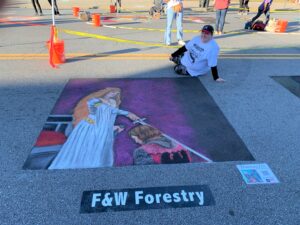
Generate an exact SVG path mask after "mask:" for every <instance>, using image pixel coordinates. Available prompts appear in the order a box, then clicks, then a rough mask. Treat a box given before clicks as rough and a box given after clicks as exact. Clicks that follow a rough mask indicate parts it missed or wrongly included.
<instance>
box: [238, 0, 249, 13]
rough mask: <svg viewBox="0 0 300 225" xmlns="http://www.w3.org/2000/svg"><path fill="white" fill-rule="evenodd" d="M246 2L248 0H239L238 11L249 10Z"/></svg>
mask: <svg viewBox="0 0 300 225" xmlns="http://www.w3.org/2000/svg"><path fill="white" fill-rule="evenodd" d="M248 4H249V0H240V9H239V11H240V12H245V11H247V12H249V6H248Z"/></svg>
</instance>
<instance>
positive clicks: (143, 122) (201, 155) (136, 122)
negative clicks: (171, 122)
mask: <svg viewBox="0 0 300 225" xmlns="http://www.w3.org/2000/svg"><path fill="white" fill-rule="evenodd" d="M145 120H146V118H140V119H138V120H135V121H133V124H141V125H147V126H151V125H149V124H148V123H146V122H145ZM162 136H164V137H166V138H168V139H169V140H171V141H173V142H175V143H177V144H179V145H181V146H182V147H183V148H185V149H186V150H188V151H190V152H192V153H194V154H195V155H197V156H199V157H200V158H202V159H204V160H206V161H207V162H209V163H211V162H213V161H212V160H211V159H209V158H207V157H206V156H205V155H203V154H201V153H199V152H197V151H195V150H193V149H192V148H190V147H188V146H186V145H185V144H182V143H181V142H179V141H177V140H176V139H174V138H172V137H170V136H169V135H167V134H165V133H162Z"/></svg>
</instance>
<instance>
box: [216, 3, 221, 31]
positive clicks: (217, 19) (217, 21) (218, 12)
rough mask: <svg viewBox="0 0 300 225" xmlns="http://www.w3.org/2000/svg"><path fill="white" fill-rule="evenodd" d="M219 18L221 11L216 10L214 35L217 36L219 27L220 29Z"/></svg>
mask: <svg viewBox="0 0 300 225" xmlns="http://www.w3.org/2000/svg"><path fill="white" fill-rule="evenodd" d="M220 17H221V10H220V9H217V10H216V28H215V29H216V33H217V34H219V31H220V29H219V27H220Z"/></svg>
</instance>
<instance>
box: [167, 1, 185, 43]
mask: <svg viewBox="0 0 300 225" xmlns="http://www.w3.org/2000/svg"><path fill="white" fill-rule="evenodd" d="M166 2H167V28H166V32H165V44H166V45H171V29H172V22H173V18H174V17H175V18H176V27H177V41H178V44H179V45H181V46H183V45H185V42H184V41H183V29H182V19H183V4H182V0H169V1H166Z"/></svg>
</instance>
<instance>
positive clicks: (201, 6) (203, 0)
mask: <svg viewBox="0 0 300 225" xmlns="http://www.w3.org/2000/svg"><path fill="white" fill-rule="evenodd" d="M204 3H205V0H199V7H200V8H204Z"/></svg>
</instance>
